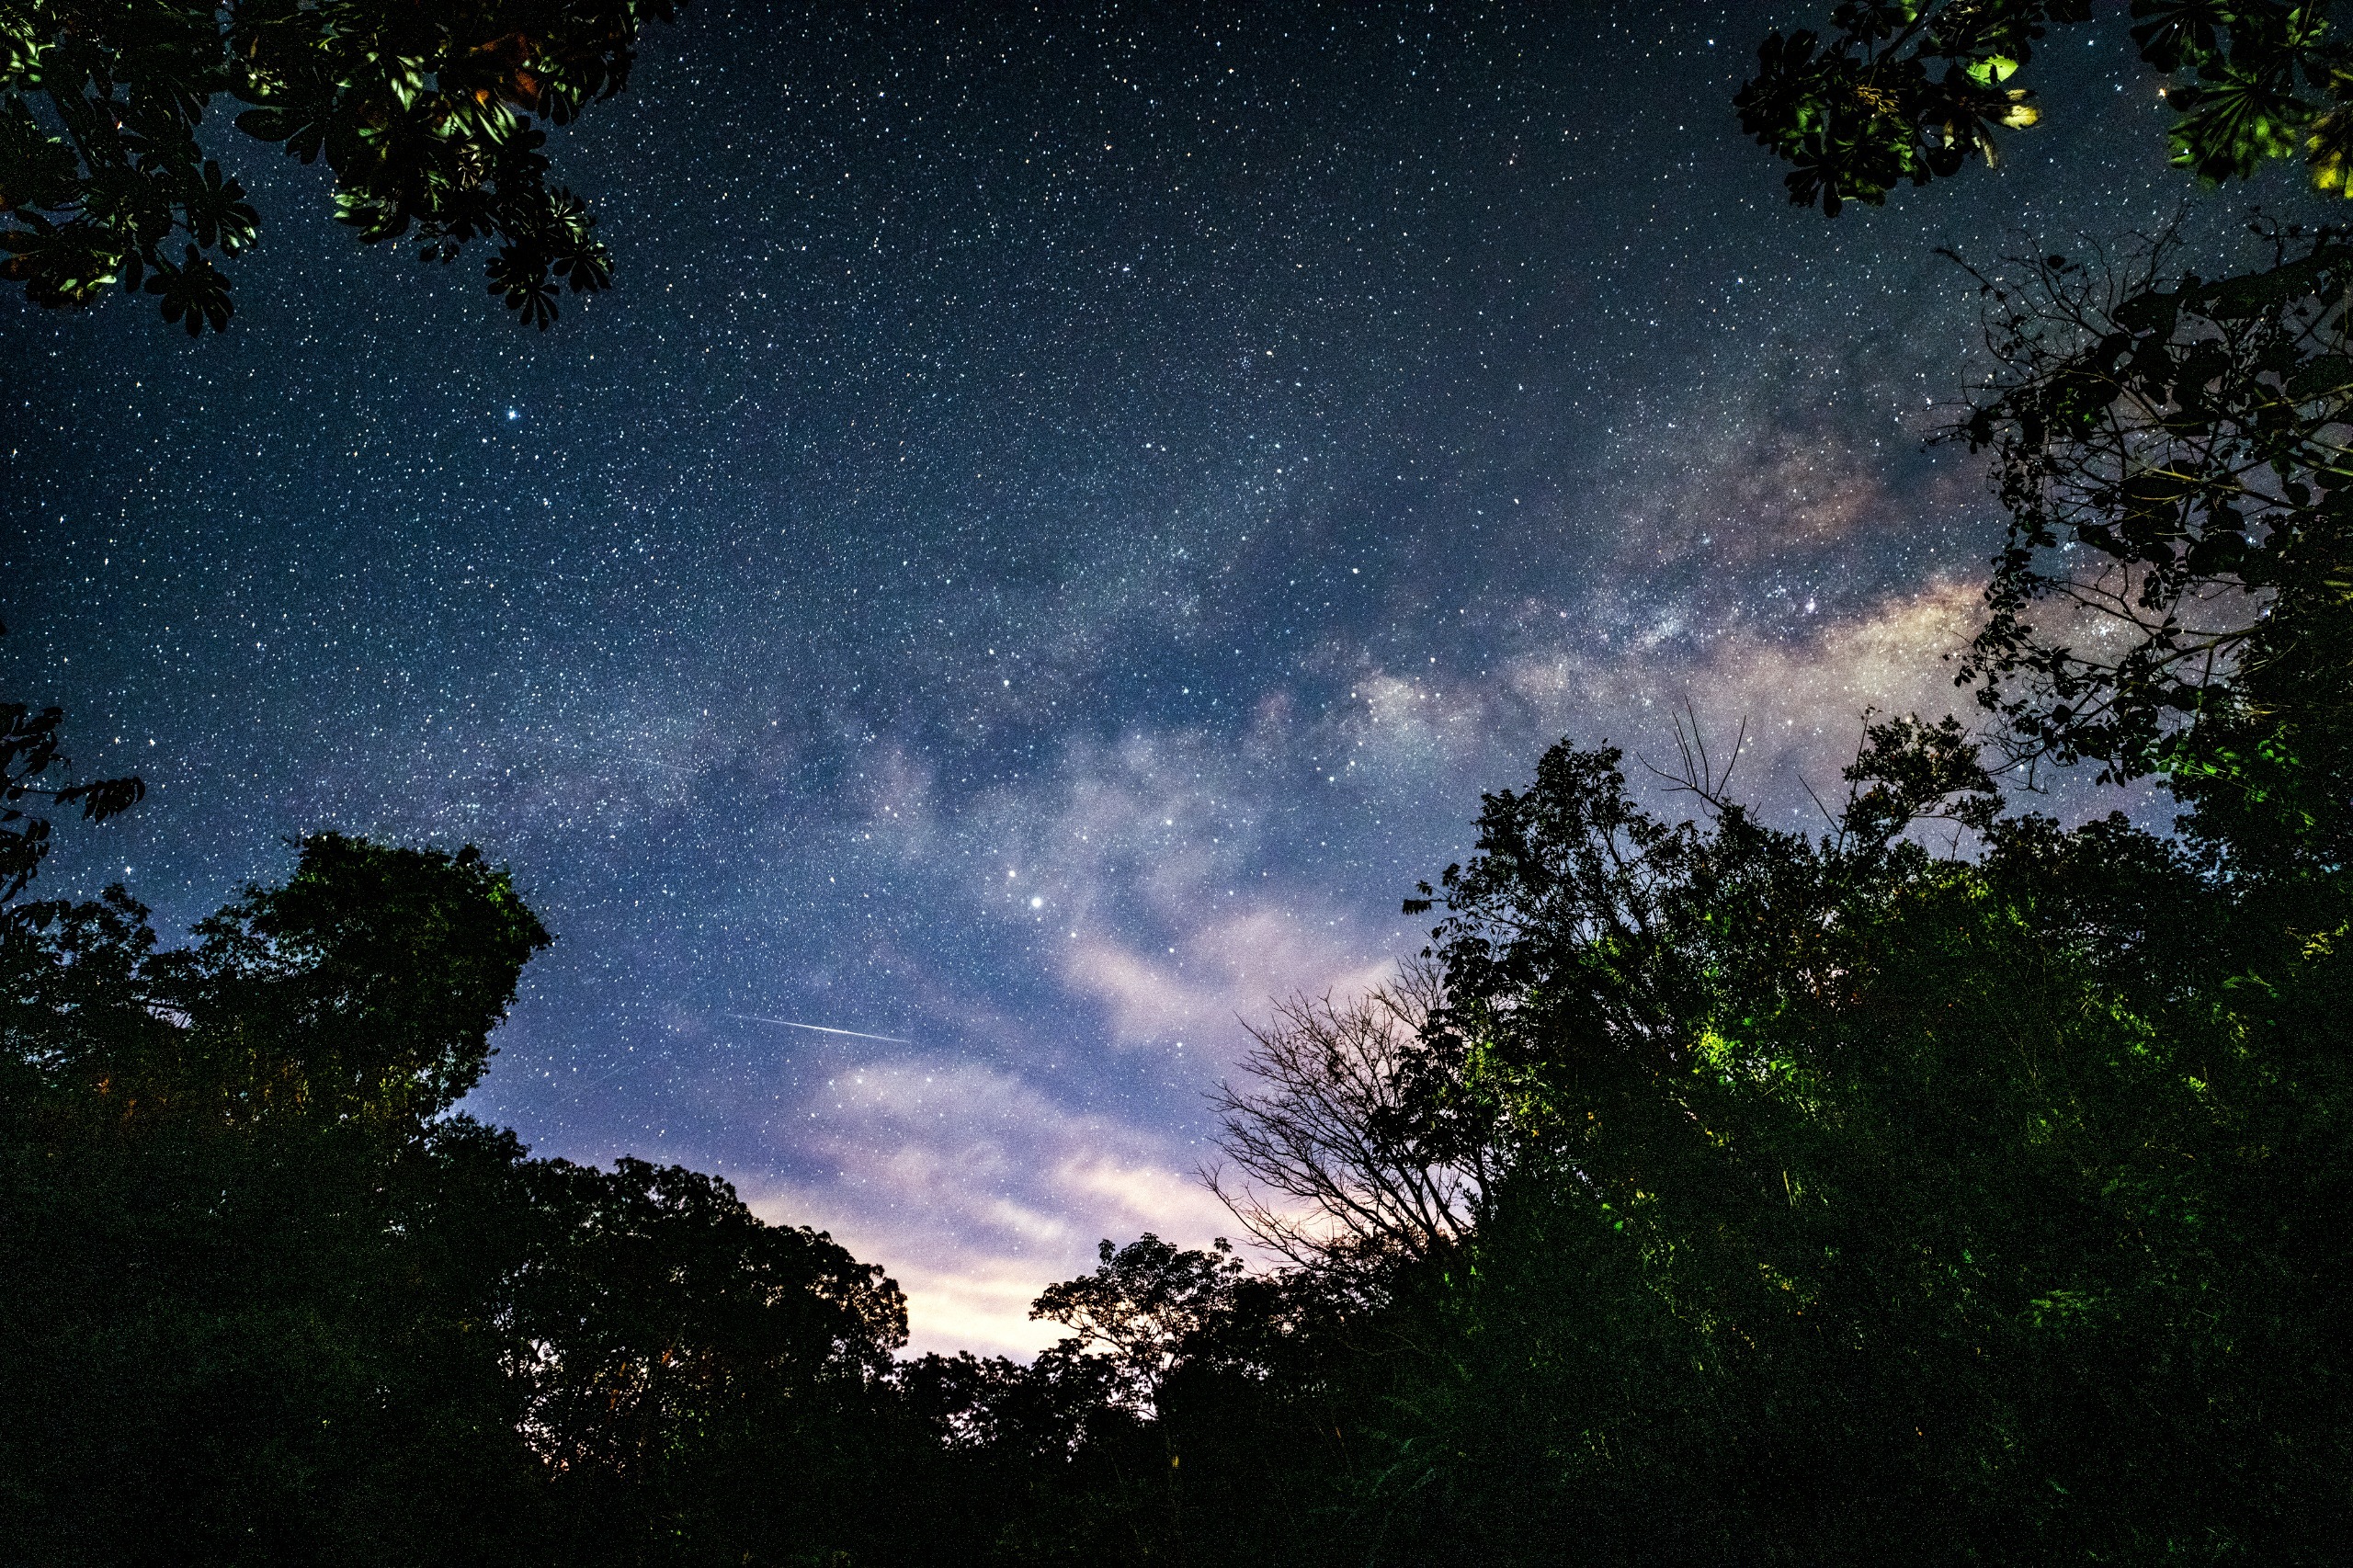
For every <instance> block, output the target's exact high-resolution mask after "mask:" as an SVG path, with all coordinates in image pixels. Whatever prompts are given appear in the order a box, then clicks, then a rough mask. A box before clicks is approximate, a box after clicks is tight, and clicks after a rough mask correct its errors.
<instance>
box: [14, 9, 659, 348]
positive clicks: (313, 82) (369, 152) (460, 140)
mask: <svg viewBox="0 0 2353 1568" xmlns="http://www.w3.org/2000/svg"><path fill="white" fill-rule="evenodd" d="M672 10H673V6H672V5H671V0H643V3H641V0H438V3H431V4H421V5H420V4H405V5H403V4H389V3H387V0H230V3H228V4H225V5H213V4H209V3H208V4H195V3H190V0H142V3H137V4H132V3H126V0H97V3H95V4H93V3H77V0H0V252H5V253H6V257H7V259H6V261H5V262H0V274H5V275H6V277H7V278H10V279H12V280H14V281H16V282H19V283H21V284H23V285H24V289H25V293H26V295H27V297H28V298H29V299H30V300H32V301H34V302H35V303H36V304H42V305H83V304H87V303H89V302H90V301H93V300H95V299H97V297H98V296H99V295H101V294H102V293H104V292H105V291H106V290H108V289H110V288H116V287H119V288H122V289H124V290H133V291H136V290H141V289H142V288H143V289H144V290H146V291H147V292H148V293H151V294H153V295H155V296H157V302H158V304H159V306H160V308H161V309H162V312H163V315H164V319H165V321H167V322H177V323H179V324H183V325H184V326H185V327H186V328H187V329H188V333H189V335H192V336H193V335H199V334H201V333H202V332H203V331H204V329H205V328H206V327H207V326H208V325H209V326H210V327H212V328H213V329H214V330H216V331H218V330H219V329H221V328H222V327H225V326H226V325H227V324H228V323H229V317H230V315H231V314H232V313H233V311H234V306H233V303H232V301H231V300H230V296H229V289H230V280H229V278H228V275H227V274H226V273H224V272H223V271H222V269H221V268H220V267H218V266H216V265H215V264H214V258H215V257H216V256H217V257H223V258H226V257H231V256H236V255H237V254H238V253H240V252H241V251H244V250H245V249H246V248H247V247H249V246H250V245H251V244H253V242H254V238H255V235H256V233H257V232H258V230H259V226H260V222H261V220H260V215H259V214H258V213H257V212H256V210H254V208H253V205H252V204H251V203H250V202H248V201H247V200H246V199H245V192H244V187H243V186H242V185H241V184H239V183H238V181H237V180H236V179H235V178H234V177H233V176H232V175H229V174H225V173H223V172H222V167H221V165H220V162H219V161H218V159H217V158H215V157H212V156H209V155H208V154H207V150H206V143H205V142H203V141H201V140H200V139H199V134H198V132H199V127H200V126H201V124H202V122H203V119H204V115H205V112H206V110H207V109H209V108H210V107H211V105H212V101H213V99H214V98H215V97H219V96H220V95H222V94H223V93H226V94H228V95H229V96H230V97H232V98H233V99H235V100H236V101H237V102H240V103H242V104H244V105H246V106H248V107H246V108H244V110H243V112H241V113H239V114H238V115H237V117H236V127H237V129H238V130H239V131H243V132H244V134H245V135H247V136H249V137H254V138H257V139H259V140H260V141H263V142H274V143H276V144H278V146H280V147H283V148H284V149H285V151H286V153H288V154H289V155H290V156H291V157H295V158H299V159H301V161H302V162H303V163H305V164H308V163H313V162H315V161H317V160H320V159H324V161H325V163H326V165H327V167H328V169H329V170H330V171H332V173H333V175H334V203H335V217H336V219H337V220H338V221H339V222H344V223H347V224H349V225H351V226H352V227H353V228H354V229H356V230H358V233H359V235H360V237H361V238H362V239H364V240H367V241H369V243H371V244H373V243H375V242H377V241H381V240H395V239H402V238H409V239H413V240H415V242H416V244H417V255H418V256H419V257H420V258H421V259H423V260H426V261H428V262H432V261H438V262H449V261H452V260H455V259H456V257H457V255H458V252H459V250H460V247H461V246H462V245H464V244H465V243H466V242H467V241H469V240H473V239H488V240H492V241H494V242H495V243H496V244H497V245H498V247H499V249H498V253H497V255H496V256H494V257H492V258H491V260H490V261H489V263H488V264H487V267H486V272H487V275H488V278H489V281H490V290H491V292H493V293H494V294H497V295H499V296H501V297H502V298H503V299H504V300H505V301H506V304H507V305H508V306H509V307H511V308H512V309H513V310H515V311H516V312H517V315H518V317H519V318H520V319H521V320H523V321H527V322H529V323H531V324H534V325H537V326H540V327H542V328H544V327H546V326H548V325H550V324H551V323H553V321H554V320H555V317H556V294H557V291H558V290H559V289H567V288H568V289H569V290H572V291H574V292H585V291H588V290H597V289H602V288H604V287H605V286H606V285H607V283H608V281H609V280H610V278H611V276H612V258H611V256H610V255H609V254H608V252H607V250H606V248H605V246H604V244H602V242H600V241H598V240H597V238H596V236H595V233H594V231H595V229H596V223H597V220H596V218H595V216H594V215H593V214H592V213H591V212H590V211H589V210H588V209H587V207H586V205H585V203H583V202H582V201H581V200H580V199H578V198H577V197H575V196H574V195H573V194H572V192H571V191H569V190H568V189H565V188H564V187H561V186H550V185H549V184H548V183H547V175H548V170H549V162H548V157H547V154H546V153H545V152H544V151H543V149H544V148H545V146H546V144H547V131H546V130H544V129H542V127H553V126H562V125H564V124H567V123H569V122H570V121H571V120H572V119H574V117H576V116H577V115H578V114H579V113H580V112H581V111H582V110H583V109H584V108H586V107H587V105H588V104H589V103H590V102H592V101H594V100H596V99H597V98H603V97H611V96H612V95H613V94H615V93H618V92H620V90H621V88H622V87H623V86H625V85H627V83H628V81H629V74H630V68H631V63H632V62H633V61H634V58H635V49H636V42H637V35H638V31H639V28H641V27H642V26H643V25H644V24H645V23H646V22H648V21H650V20H663V21H666V20H668V19H669V17H670V16H671V13H672ZM212 145H214V146H217V145H218V142H217V139H216V140H215V141H214V142H212Z"/></svg>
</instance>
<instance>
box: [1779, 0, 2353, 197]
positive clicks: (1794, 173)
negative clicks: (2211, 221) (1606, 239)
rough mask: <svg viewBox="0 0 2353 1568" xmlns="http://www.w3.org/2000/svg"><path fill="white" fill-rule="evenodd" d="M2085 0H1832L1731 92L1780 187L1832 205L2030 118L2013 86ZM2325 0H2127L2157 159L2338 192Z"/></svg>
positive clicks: (2350, 60)
mask: <svg viewBox="0 0 2353 1568" xmlns="http://www.w3.org/2000/svg"><path fill="white" fill-rule="evenodd" d="M2094 9H2095V8H2094V6H2092V5H2091V3H2090V0H1841V3H1840V4H1839V5H1838V6H1836V9H1835V10H1834V11H1833V12H1832V14H1831V21H1830V28H1831V30H1830V32H1829V33H1828V35H1827V36H1825V35H1823V34H1819V33H1815V32H1813V31H1811V30H1801V31H1797V32H1793V33H1790V34H1788V35H1786V36H1785V35H1783V34H1781V33H1778V32H1777V33H1774V34H1773V35H1772V36H1771V37H1770V38H1768V39H1767V40H1766V41H1765V43H1764V45H1763V47H1762V48H1761V49H1760V50H1759V51H1758V56H1757V72H1756V76H1755V77H1753V78H1751V79H1750V81H1749V82H1748V84H1747V85H1745V86H1744V87H1743V88H1742V89H1741V92H1740V96H1739V97H1738V98H1737V100H1736V102H1737V104H1738V107H1739V108H1740V112H1741V123H1742V126H1743V127H1744V128H1745V130H1746V131H1748V132H1749V134H1750V135H1752V136H1754V137H1756V140H1757V141H1758V142H1762V143H1763V144H1764V145H1765V146H1767V147H1769V148H1770V149H1772V150H1773V152H1774V153H1777V154H1779V156H1780V157H1781V158H1782V159H1784V160H1785V161H1787V162H1788V163H1789V164H1790V165H1792V166H1791V169H1790V173H1789V175H1788V176H1786V183H1787V185H1788V187H1789V192H1790V200H1791V201H1794V202H1796V203H1797V204H1798V205H1800V206H1802V207H1806V206H1819V207H1820V208H1821V209H1822V210H1824V212H1827V213H1829V214H1830V215H1831V216H1833V217H1836V216H1837V213H1838V210H1839V208H1840V207H1841V206H1843V205H1844V204H1846V203H1847V202H1849V201H1862V202H1868V203H1870V204H1873V205H1876V204H1878V203H1880V202H1882V201H1884V200H1886V199H1887V195H1888V192H1889V191H1890V190H1891V189H1893V187H1896V186H1898V185H1900V184H1904V183H1906V182H1908V183H1910V184H1913V185H1926V184H1927V183H1928V182H1929V181H1930V180H1932V179H1937V178H1940V177H1949V176H1953V175H1956V174H1959V173H1960V172H1961V169H1962V168H1963V167H1964V166H1965V165H1967V164H1968V163H1969V161H1970V160H1971V159H1972V157H1979V158H1983V159H1984V162H1985V163H1986V164H1988V165H1994V164H1995V163H1998V162H1999V159H2000V153H1999V147H1998V143H1997V142H1996V139H1995V134H1994V133H1995V131H1997V130H2008V131H2023V130H2025V129H2026V128H2027V127H2029V126H2031V125H2033V124H2035V123H2036V122H2037V121H2039V120H2040V118H2041V110H2040V108H2039V106H2037V104H2036V103H2035V101H2034V95H2033V94H2032V93H2031V92H2030V91H2029V90H2028V89H2027V88H2025V87H2022V86H2019V85H2017V82H2018V75H2019V73H2020V71H2021V70H2022V68H2023V67H2025V66H2026V65H2027V64H2028V62H2029V61H2030V60H2031V59H2032V57H2033V52H2034V46H2035V44H2037V43H2038V42H2040V41H2041V40H2042V39H2043V38H2044V36H2045V35H2046V34H2047V33H2049V31H2050V30H2051V29H2052V28H2060V27H2073V26H2080V25H2085V24H2088V23H2092V22H2094V21H2095V20H2098V21H2101V22H2106V21H2107V19H2108V18H2106V17H2095V16H2094ZM2329 13H2330V6H2329V0H2132V7H2131V21H2130V23H2129V24H2128V25H2129V26H2130V27H2131V38H2132V43H2133V45H2134V47H2135V49H2136V50H2137V51H2139V53H2140V57H2141V61H2142V62H2143V64H2145V65H2147V66H2148V67H2149V68H2150V69H2151V70H2152V71H2153V72H2154V73H2155V74H2158V75H2160V76H2162V77H2165V79H2166V80H2167V84H2168V85H2166V86H2165V89H2164V94H2165V103H2166V107H2168V108H2171V109H2173V110H2174V111H2175V115H2176V118H2175V119H2174V122H2173V125H2172V127H2171V129H2170V131H2169V138H2170V141H2171V143H2172V150H2173V161H2174V162H2175V164H2177V165H2179V166H2180V167H2182V168H2185V169H2188V170H2189V171H2191V172H2192V173H2194V174H2196V175H2197V176H2199V177H2200V179H2203V180H2209V181H2216V182H2219V181H2222V180H2225V179H2231V178H2245V176H2248V175H2250V174H2252V173H2254V172H2255V170H2256V168H2257V167H2259V166H2260V165H2263V164H2264V163H2266V162H2267V161H2268V160H2270V159H2273V158H2288V157H2302V159H2303V160H2304V162H2305V165H2306V166H2307V167H2308V168H2309V170H2310V171H2311V175H2312V179H2313V185H2314V186H2315V187H2318V188H2319V189H2322V190H2328V191H2337V192H2341V193H2343V194H2345V195H2347V196H2353V177H2348V176H2353V38H2348V37H2347V35H2346V34H2345V33H2343V32H2341V31H2339V30H2337V28H2336V26H2335V23H2334V21H2333V18H2332V17H2331V16H2330V14H2329Z"/></svg>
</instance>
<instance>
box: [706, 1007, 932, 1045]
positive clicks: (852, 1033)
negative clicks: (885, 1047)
mask: <svg viewBox="0 0 2353 1568" xmlns="http://www.w3.org/2000/svg"><path fill="white" fill-rule="evenodd" d="M720 1017H725V1018H741V1019H743V1020H744V1021H745V1023H747V1024H775V1025H776V1026H777V1027H779V1028H788V1029H807V1030H809V1031H810V1032H811V1033H812V1034H846V1035H847V1036H849V1037H850V1039H852V1040H888V1041H890V1042H891V1043H892V1045H913V1044H915V1041H914V1040H909V1039H907V1038H906V1037H905V1036H904V1035H895V1034H868V1033H867V1032H866V1031H865V1030H863V1029H834V1028H826V1027H825V1026H824V1025H823V1024H796V1023H794V1022H793V1021H792V1020H791V1019H790V1018H764V1017H760V1016H759V1015H758V1014H757V1013H722V1014H721V1015H720Z"/></svg>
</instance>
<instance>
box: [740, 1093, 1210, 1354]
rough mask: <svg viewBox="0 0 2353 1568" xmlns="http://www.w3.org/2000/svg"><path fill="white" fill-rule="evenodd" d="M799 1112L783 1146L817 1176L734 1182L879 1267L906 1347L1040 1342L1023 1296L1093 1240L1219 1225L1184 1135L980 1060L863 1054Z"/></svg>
mask: <svg viewBox="0 0 2353 1568" xmlns="http://www.w3.org/2000/svg"><path fill="white" fill-rule="evenodd" d="M803 1109H804V1113H805V1115H804V1119H803V1120H802V1122H801V1129H798V1130H796V1132H795V1139H794V1141H795V1142H796V1144H797V1145H798V1147H799V1150H800V1152H801V1153H802V1154H803V1155H804V1156H806V1157H810V1158H813V1160H814V1161H815V1162H816V1163H818V1164H819V1165H824V1166H828V1167H830V1169H831V1172H832V1178H831V1179H829V1180H824V1181H822V1182H816V1181H803V1182H797V1183H783V1182H776V1183H770V1184H768V1185H767V1186H766V1187H758V1186H756V1184H750V1183H747V1184H746V1187H747V1196H748V1197H749V1199H750V1201H751V1202H752V1206H753V1208H754V1209H755V1210H757V1211H758V1212H759V1213H760V1214H761V1215H762V1216H763V1217H765V1218H768V1219H771V1220H775V1221H783V1222H790V1223H810V1224H816V1225H819V1226H821V1227H822V1228H824V1229H826V1230H829V1231H831V1232H832V1233H833V1234H834V1235H835V1237H836V1238H837V1239H839V1240H840V1241H841V1242H842V1243H843V1244H845V1245H847V1246H848V1247H849V1248H850V1249H851V1250H852V1251H853V1252H854V1253H856V1254H857V1255H858V1256H860V1257H867V1258H873V1259H878V1260H881V1261H883V1262H885V1264H886V1266H887V1267H890V1268H891V1270H892V1276H893V1278H896V1279H898V1281H899V1283H900V1285H901V1287H902V1288H903V1289H904V1290H905V1291H906V1292H907V1297H908V1301H909V1315H910V1319H911V1334H912V1337H913V1347H914V1348H915V1349H916V1350H918V1351H921V1350H926V1349H955V1348H964V1347H971V1348H975V1349H982V1350H988V1351H998V1352H1010V1353H1016V1354H1027V1353H1030V1352H1034V1351H1036V1350H1039V1349H1041V1348H1043V1347H1044V1346H1046V1345H1049V1344H1051V1342H1052V1341H1053V1339H1054V1338H1055V1337H1056V1336H1057V1335H1058V1333H1059V1330H1057V1329H1056V1328H1055V1327H1054V1326H1053V1325H1052V1324H1035V1323H1031V1322H1030V1321H1029V1302H1030V1301H1032V1300H1034V1299H1035V1298H1036V1296H1037V1295H1038V1293H1039V1292H1040V1290H1043V1289H1044V1288H1045V1287H1046V1286H1047V1285H1049V1284H1051V1283H1052V1282H1053V1281H1055V1280H1057V1279H1063V1278H1070V1277H1072V1276H1073V1275H1075V1274H1079V1273H1083V1272H1085V1271H1086V1269H1088V1268H1090V1267H1093V1264H1094V1261H1095V1251H1094V1249H1095V1244H1096V1242H1097V1239H1098V1238H1102V1237H1110V1238H1113V1239H1116V1240H1130V1239H1132V1238H1133V1237H1135V1236H1136V1235H1139V1234H1141V1233H1143V1232H1145V1231H1153V1232H1155V1233H1159V1234H1161V1235H1164V1236H1166V1237H1167V1238H1168V1239H1169V1240H1171V1241H1174V1242H1176V1243H1178V1244H1183V1245H1188V1246H1199V1245H1202V1244H1206V1243H1207V1242H1208V1241H1209V1240H1210V1238H1211V1236H1213V1235H1216V1234H1221V1233H1224V1232H1226V1231H1230V1230H1232V1229H1233V1224H1232V1221H1231V1220H1230V1219H1229V1218H1228V1217H1227V1216H1226V1214H1225V1210H1223V1208H1222V1206H1221V1205H1220V1204H1219V1203H1218V1202H1217V1200H1216V1199H1213V1198H1212V1197H1211V1196H1210V1194H1209V1193H1208V1192H1207V1191H1206V1190H1204V1189H1203V1188H1202V1187H1200V1186H1199V1183H1198V1182H1196V1181H1195V1180H1194V1179H1193V1177H1192V1176H1191V1172H1192V1169H1193V1167H1194V1165H1196V1163H1197V1161H1198V1155H1197V1153H1196V1152H1195V1151H1194V1149H1193V1148H1192V1146H1191V1145H1189V1144H1188V1143H1186V1142H1183V1141H1181V1140H1179V1139H1176V1138H1174V1137H1171V1136H1168V1135H1166V1134H1163V1133H1158V1132H1155V1131H1150V1130H1147V1129H1144V1128H1141V1127H1137V1126H1134V1125H1131V1124H1129V1123H1126V1122H1123V1121H1120V1120H1119V1119H1115V1118H1111V1117H1108V1116H1104V1115H1100V1114H1097V1113H1095V1112H1092V1111H1086V1110H1077V1109H1073V1108H1069V1107H1067V1106H1065V1105H1063V1104H1061V1103H1060V1102H1058V1101H1057V1100H1055V1099H1054V1098H1053V1097H1052V1096H1050V1095H1048V1094H1047V1093H1045V1092H1044V1091H1043V1090H1041V1089H1040V1087H1039V1086H1037V1085H1034V1084H1031V1083H1029V1082H1027V1081H1025V1080H1024V1079H1022V1078H1021V1077H1018V1076H1017V1075H1016V1074H1012V1073H1010V1072H1006V1071H1004V1070H1001V1069H998V1068H995V1067H991V1066H988V1065H986V1064H983V1063H981V1062H972V1061H968V1060H954V1059H946V1058H926V1057H922V1056H915V1055H898V1056H886V1057H874V1058H870V1059H868V1060H866V1061H864V1062H859V1063H858V1064H855V1065H851V1066H847V1067H845V1068H843V1069H842V1070H841V1071H839V1072H837V1073H835V1074H834V1075H833V1076H832V1077H831V1079H830V1080H829V1081H828V1082H827V1083H826V1084H825V1085H823V1086H822V1087H821V1088H819V1089H818V1090H817V1091H816V1092H814V1093H813V1094H812V1095H811V1096H809V1099H808V1103H807V1105H806V1106H805V1107H804V1108H803Z"/></svg>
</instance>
